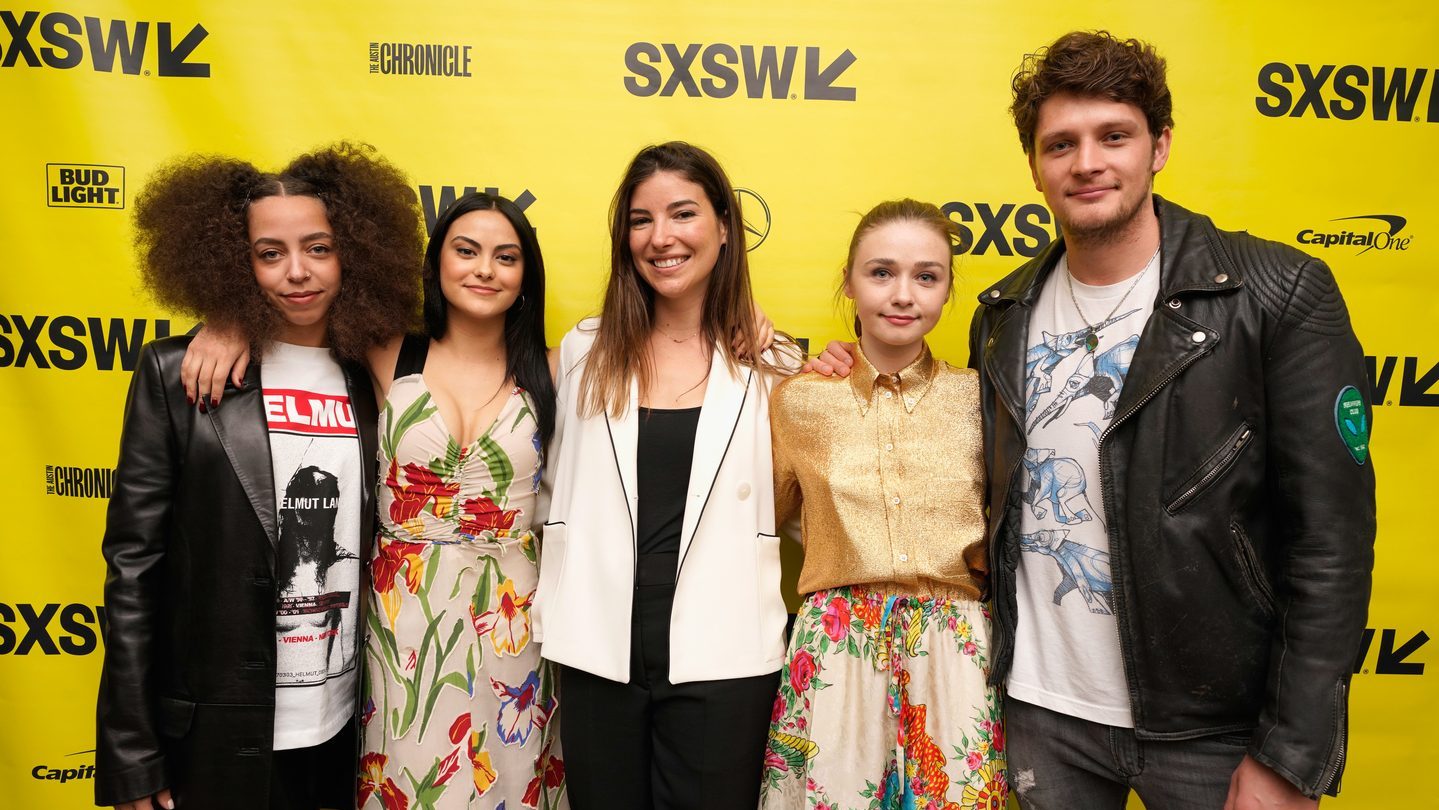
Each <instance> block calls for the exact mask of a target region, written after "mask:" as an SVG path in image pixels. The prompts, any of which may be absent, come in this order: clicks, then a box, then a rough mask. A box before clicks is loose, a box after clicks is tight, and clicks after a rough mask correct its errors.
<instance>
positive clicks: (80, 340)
mask: <svg viewBox="0 0 1439 810" xmlns="http://www.w3.org/2000/svg"><path fill="white" fill-rule="evenodd" d="M150 327H151V322H150V321H149V320H148V319H145V318H108V319H106V318H93V317H92V318H84V319H82V318H80V317H78V316H75V315H0V368H25V367H27V366H33V367H34V368H40V369H58V370H60V371H75V370H77V369H80V368H84V367H85V366H86V365H87V364H89V363H93V364H94V367H95V368H96V369H97V370H99V371H113V370H114V369H115V368H116V366H117V365H118V366H119V368H121V369H123V370H125V371H133V370H134V369H135V364H136V363H137V362H139V360H140V347H141V346H144V345H145V341H147V340H154V339H158V338H162V337H168V336H169V335H170V322H169V321H168V320H165V319H163V318H156V319H155V321H154V329H153V331H152V330H151V328H150Z"/></svg>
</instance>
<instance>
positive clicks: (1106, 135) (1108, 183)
mask: <svg viewBox="0 0 1439 810" xmlns="http://www.w3.org/2000/svg"><path fill="white" fill-rule="evenodd" d="M1169 142H1170V131H1169V129H1168V128H1166V129H1165V130H1164V131H1163V132H1162V133H1160V135H1159V137H1158V138H1155V137H1154V136H1152V135H1151V134H1150V132H1149V126H1148V124H1147V122H1146V121H1145V118H1144V114H1143V113H1142V112H1141V111H1140V109H1139V108H1138V107H1136V106H1135V105H1133V104H1128V103H1125V102H1120V101H1109V100H1107V99H1103V98H1092V97H1083V96H1076V95H1074V94H1071V93H1060V94H1058V95H1055V96H1052V97H1050V98H1049V99H1046V100H1045V101H1044V103H1043V104H1041V105H1040V107H1039V115H1038V117H1037V119H1036V122H1035V128H1034V152H1033V154H1031V155H1030V158H1029V168H1030V171H1031V173H1032V174H1033V176H1034V187H1035V188H1036V189H1038V190H1039V191H1040V192H1042V193H1043V194H1044V199H1045V202H1046V203H1048V204H1049V210H1051V211H1053V212H1054V216H1055V219H1057V220H1058V221H1059V226H1060V228H1061V229H1062V230H1063V232H1064V236H1065V238H1066V239H1068V240H1070V241H1076V240H1077V241H1100V242H1103V241H1107V240H1112V239H1113V238H1115V237H1118V236H1120V235H1122V234H1125V233H1128V232H1129V231H1130V230H1131V229H1132V228H1133V227H1134V226H1135V225H1136V224H1137V223H1138V222H1139V221H1140V220H1141V219H1145V218H1147V217H1148V216H1152V213H1151V212H1150V209H1149V208H1148V203H1149V198H1150V191H1151V190H1152V189H1153V186H1154V175H1155V174H1156V173H1158V172H1159V170H1160V169H1163V168H1164V164H1165V163H1166V162H1167V161H1168V160H1169Z"/></svg>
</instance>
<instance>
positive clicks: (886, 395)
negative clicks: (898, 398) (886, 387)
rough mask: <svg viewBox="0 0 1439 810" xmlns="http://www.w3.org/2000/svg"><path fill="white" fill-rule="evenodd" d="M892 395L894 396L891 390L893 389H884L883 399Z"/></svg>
mask: <svg viewBox="0 0 1439 810" xmlns="http://www.w3.org/2000/svg"><path fill="white" fill-rule="evenodd" d="M892 396H894V392H893V391H885V392H884V398H885V399H889V398H890V397H892Z"/></svg>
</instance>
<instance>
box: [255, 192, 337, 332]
mask: <svg viewBox="0 0 1439 810" xmlns="http://www.w3.org/2000/svg"><path fill="white" fill-rule="evenodd" d="M249 236H250V266H251V267H252V268H253V269H254V271H255V281H257V282H258V283H259V285H260V289H261V290H262V291H263V292H264V293H265V297H266V298H267V299H268V300H269V302H270V305H271V306H273V307H274V308H275V309H276V310H277V311H279V313H280V317H281V318H282V319H283V321H284V324H283V325H282V326H281V328H280V330H279V332H278V333H277V334H276V338H277V339H278V340H281V341H284V342H286V343H294V344H297V345H300V346H324V345H326V326H327V323H328V320H327V316H328V315H329V312H330V305H331V304H333V303H334V302H335V297H336V296H337V295H339V293H340V260H339V255H338V254H337V253H336V251H335V237H334V234H333V232H332V231H331V228H330V219H329V217H328V216H327V215H326V213H325V204H324V203H322V202H320V200H319V199H317V198H315V197H279V196H273V197H261V198H260V199H258V200H255V201H254V202H253V203H251V204H250V211H249Z"/></svg>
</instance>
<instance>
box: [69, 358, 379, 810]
mask: <svg viewBox="0 0 1439 810" xmlns="http://www.w3.org/2000/svg"><path fill="white" fill-rule="evenodd" d="M189 341H190V339H189V338H188V337H173V338H166V339H163V340H157V341H155V342H153V343H150V344H148V345H147V346H145V348H144V349H143V351H142V352H141V356H140V362H139V365H138V366H137V367H136V369H135V373H134V377H133V378H132V380H131V383H130V393H129V396H128V398H127V400H126V404H125V424H124V429H123V432H122V434H121V440H120V460H119V466H118V469H117V471H116V476H115V490H114V493H113V494H112V496H111V498H110V505H109V512H108V514H107V516H106V525H105V538H104V542H103V550H104V554H105V560H106V562H107V564H108V573H107V575H106V579H105V608H106V616H107V619H108V622H109V632H108V635H107V638H106V646H105V661H104V665H103V669H102V673H101V677H100V695H99V701H98V705H97V711H96V768H95V801H96V803H97V804H100V805H113V804H117V803H119V802H123V801H132V800H135V799H138V798H141V797H144V796H148V795H150V794H153V793H155V792H156V791H158V790H160V789H161V788H163V787H170V788H171V789H172V790H173V791H174V792H175V794H176V800H177V802H178V803H179V806H181V807H199V808H206V810H210V809H211V808H220V809H221V810H223V809H224V808H236V810H241V809H242V808H243V809H245V810H249V809H250V808H255V807H264V806H268V803H269V796H270V794H269V767H270V754H271V748H272V742H273V737H274V706H275V599H276V585H275V576H274V571H275V544H276V541H277V537H278V533H277V520H276V504H275V482H274V480H273V479H274V474H273V472H272V468H271V461H270V439H269V434H268V431H267V428H266V422H265V415H264V406H263V402H262V397H261V388H260V364H259V363H252V364H251V365H250V369H249V372H248V374H247V375H246V377H245V381H244V386H243V387H242V388H241V389H238V390H235V389H231V390H229V391H227V392H226V394H225V397H224V401H223V403H222V404H221V406H220V407H219V408H213V409H210V410H209V412H208V413H200V412H199V410H198V409H196V408H195V407H194V406H191V405H189V404H187V403H186V401H185V392H184V389H183V388H182V387H181V385H180V369H179V367H180V361H181V359H182V358H183V357H184V354H185V349H186V347H187V346H188V345H189ZM343 368H344V374H345V381H346V384H347V386H348V388H349V394H350V402H351V406H352V407H353V409H354V413H355V420H356V426H357V428H358V429H359V433H360V444H361V458H362V463H363V465H364V473H365V478H364V479H363V480H364V481H366V482H368V483H367V484H366V485H364V486H363V494H362V496H361V498H362V509H363V510H364V511H363V518H362V521H361V534H360V537H361V544H362V550H361V560H364V561H367V560H368V559H369V553H370V545H371V542H372V540H373V537H374V529H375V527H374V511H375V500H374V499H375V488H374V482H375V481H376V450H377V446H376V429H377V424H378V413H377V407H376V403H375V395H374V392H373V389H372V387H371V384H370V378H369V375H368V374H367V373H366V372H365V371H364V370H363V369H360V368H357V367H351V366H343ZM367 589H368V565H367V564H366V566H365V570H364V576H363V577H362V581H361V590H360V592H361V593H364V592H365V591H366V590H367ZM360 625H361V626H363V618H362V619H361V622H360Z"/></svg>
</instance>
